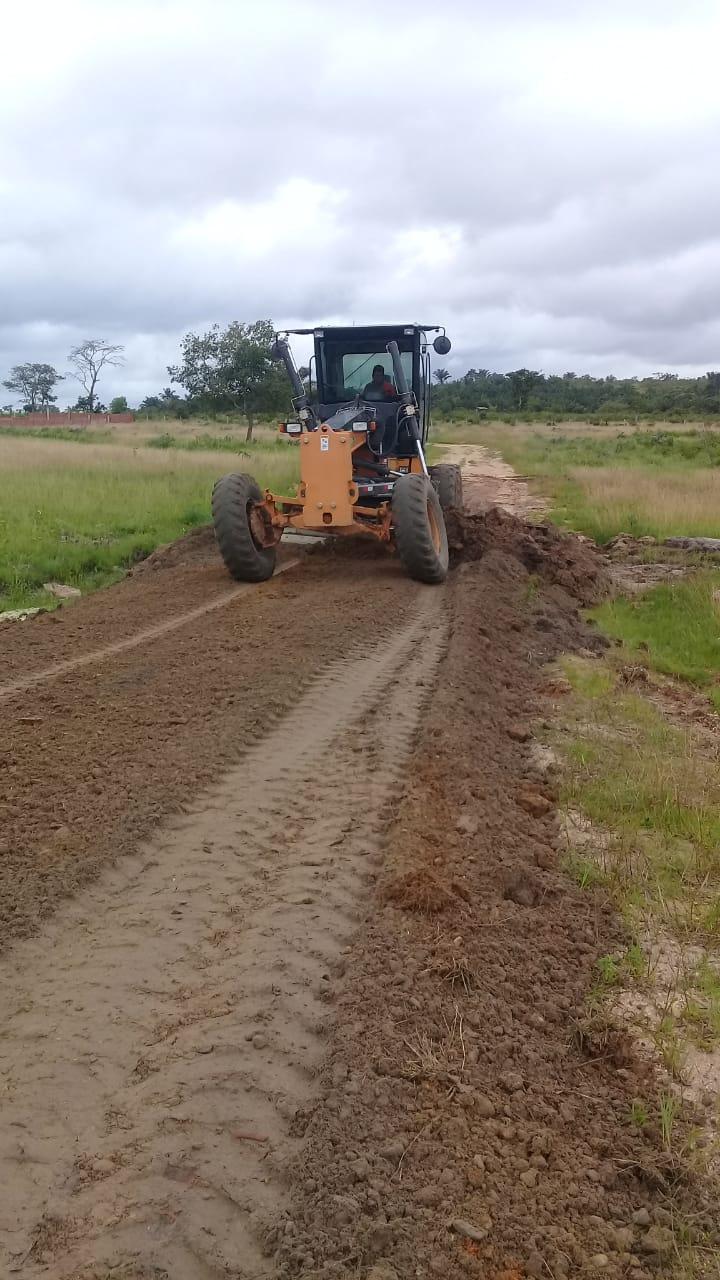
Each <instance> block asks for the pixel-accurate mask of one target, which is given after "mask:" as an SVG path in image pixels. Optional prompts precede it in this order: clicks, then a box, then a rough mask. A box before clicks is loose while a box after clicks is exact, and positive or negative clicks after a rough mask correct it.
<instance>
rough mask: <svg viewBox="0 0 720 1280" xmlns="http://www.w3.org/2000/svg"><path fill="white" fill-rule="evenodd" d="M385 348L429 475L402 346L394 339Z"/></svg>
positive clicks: (409, 424)
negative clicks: (404, 365) (404, 364)
mask: <svg viewBox="0 0 720 1280" xmlns="http://www.w3.org/2000/svg"><path fill="white" fill-rule="evenodd" d="M385 350H386V351H387V353H388V355H389V356H390V359H391V360H392V362H393V373H394V374H395V386H396V387H397V389H398V394H399V396H400V406H401V408H400V413H401V414H402V416H403V419H404V421H405V422H406V423H407V426H408V427H409V429H410V434H411V436H412V438H413V440H414V441H415V448H416V449H417V455H418V458H419V459H420V465H421V467H422V469H423V472H424V473H425V475H426V476H428V469H427V463H426V461H425V453H424V451H423V447H422V440H421V439H420V424H419V422H418V417H417V402H416V400H415V396H414V395H413V393H412V391H411V390H410V387H409V386H408V380H407V378H406V377H405V370H404V369H403V363H402V360H401V359H400V348H399V346H398V344H397V342H395V340H394V339H393V341H392V342H388V344H387V346H386V348H385ZM428 478H429V476H428Z"/></svg>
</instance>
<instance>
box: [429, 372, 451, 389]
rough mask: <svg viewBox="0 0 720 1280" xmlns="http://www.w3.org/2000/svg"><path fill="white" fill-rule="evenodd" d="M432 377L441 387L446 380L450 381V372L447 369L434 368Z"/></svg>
mask: <svg viewBox="0 0 720 1280" xmlns="http://www.w3.org/2000/svg"><path fill="white" fill-rule="evenodd" d="M433 377H434V378H435V381H436V382H439V383H440V386H441V387H442V386H444V384H445V383H446V382H449V381H450V374H449V373H448V371H447V369H436V370H435V373H434V374H433Z"/></svg>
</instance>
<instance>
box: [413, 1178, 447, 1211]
mask: <svg viewBox="0 0 720 1280" xmlns="http://www.w3.org/2000/svg"><path fill="white" fill-rule="evenodd" d="M443 1195H444V1192H443V1189H442V1187H439V1186H438V1185H437V1183H429V1184H428V1186H426V1187H421V1188H420V1190H419V1191H418V1192H416V1194H415V1199H416V1200H417V1202H418V1204H421V1205H422V1206H423V1208H425V1209H434V1208H435V1207H436V1205H439V1204H440V1201H441V1200H442V1198H443Z"/></svg>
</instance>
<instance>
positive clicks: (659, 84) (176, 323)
mask: <svg viewBox="0 0 720 1280" xmlns="http://www.w3.org/2000/svg"><path fill="white" fill-rule="evenodd" d="M541 10H542V13H541ZM719 36H720V15H718V11H717V7H716V5H714V4H713V3H710V0H708V3H702V2H699V0H698V2H692V0H689V2H688V3H686V4H685V5H684V6H683V7H682V10H681V9H680V8H679V7H678V6H677V4H676V3H674V2H672V3H671V2H670V0H658V2H657V3H652V4H651V3H650V2H649V0H648V2H647V3H645V2H637V3H633V2H632V0H628V2H627V3H621V2H620V0H604V2H603V3H600V2H599V0H589V2H588V3H587V4H585V5H582V6H579V5H577V4H576V3H574V2H573V3H571V2H570V0H548V3H545V4H543V6H542V7H540V6H538V5H536V4H534V3H532V0H503V2H502V3H501V0H485V2H484V3H479V2H478V0H446V3H445V4H443V5H439V4H437V2H436V0H396V3H395V4H394V5H393V6H392V8H388V6H387V5H386V4H385V3H384V2H381V0H365V3H364V4H363V5H362V6H352V7H348V6H345V5H338V4H336V3H333V2H332V0H294V2H293V0H277V2H276V3H275V4H273V5H272V6H267V7H266V8H265V9H263V8H262V7H260V6H258V5H257V4H256V3H254V2H253V3H251V2H250V0H206V3H205V4H204V5H202V6H200V7H198V6H197V4H195V3H192V4H191V3H189V2H186V0H154V2H152V0H151V2H150V3H147V2H145V3H140V0H129V2H126V3H120V0H104V2H103V3H102V4H98V3H95V2H92V3H91V0H68V3H67V4H65V5H64V6H61V7H60V8H59V7H58V6H57V5H53V4H50V3H49V0H47V2H44V0H40V2H39V3H37V4H35V5H32V6H25V7H22V6H13V7H12V8H11V9H9V10H8V13H7V14H5V15H4V30H3V54H4V57H3V75H2V78H0V377H2V374H3V371H4V369H6V368H7V367H9V365H10V364H12V363H14V362H15V361H17V360H21V359H47V360H50V361H52V362H55V363H57V364H58V366H59V367H61V368H62V367H64V364H65V356H66V353H67V351H68V349H69V347H70V346H71V345H72V343H73V342H75V341H77V340H78V339H79V338H81V337H83V336H86V335H89V334H98V335H100V336H105V337H108V338H111V339H112V340H113V341H123V342H125V343H126V344H127V363H126V365H125V367H124V369H123V370H121V371H113V373H112V374H109V375H108V379H107V382H106V385H105V386H104V387H103V395H104V396H105V397H108V396H109V395H111V394H112V393H113V392H115V391H126V392H127V393H128V394H131V395H133V396H140V395H142V394H144V393H145V392H149V391H153V390H156V389H157V388H159V387H161V386H162V385H163V384H164V383H165V382H166V381H167V374H166V370H165V365H166V364H167V363H168V362H169V361H171V360H173V359H174V358H175V356H176V353H177V347H178V341H179V337H180V335H181V334H182V332H183V331H184V330H186V329H188V328H190V327H198V326H201V325H204V324H209V323H212V322H213V321H214V320H218V321H220V322H224V321H228V320H230V319H233V318H238V319H243V320H252V319H255V318H259V317H267V316H271V317H272V318H274V319H275V320H276V321H277V322H278V323H279V324H292V323H295V324H299V323H305V324H312V323H316V322H325V323H327V322H328V321H330V320H332V319H335V320H347V319H355V320H357V321H358V322H360V321H370V320H373V319H378V320H391V319H395V320H403V319H417V318H420V319H423V320H426V321H428V322H429V321H438V322H442V323H445V324H447V327H448V331H449V333H450V334H451V336H452V337H453V338H454V343H455V348H454V353H453V356H452V358H451V360H450V361H447V362H445V363H448V364H452V367H454V368H455V369H460V368H462V367H463V366H464V365H467V364H473V365H476V366H485V367H498V368H503V369H504V368H510V367H512V366H514V365H518V364H526V365H530V366H532V367H542V368H545V369H546V370H550V369H558V370H560V371H563V370H565V369H576V370H578V371H581V370H583V369H588V370H592V371H596V372H605V371H612V372H615V373H617V374H622V373H628V372H638V373H642V372H644V371H646V370H649V371H652V370H654V369H659V368H673V367H678V368H680V367H683V368H685V367H689V368H697V369H699V370H703V369H705V368H706V367H713V366H714V365H717V364H719V363H720V358H718V355H716V354H715V353H716V352H718V331H719V329H720V302H718V298H720V289H719V287H718V286H720V234H719V233H718V231H717V228H718V227H720V178H719V177H718V169H717V164H716V156H717V141H716V139H717V137H718V131H719V129H720V95H718V93H717V87H716V72H715V61H716V49H717V47H718V37H719ZM29 62H31V64H32V75H28V74H27V67H28V64H29Z"/></svg>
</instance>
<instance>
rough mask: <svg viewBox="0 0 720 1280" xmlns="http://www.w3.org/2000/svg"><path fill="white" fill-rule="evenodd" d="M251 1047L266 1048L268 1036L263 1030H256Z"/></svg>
mask: <svg viewBox="0 0 720 1280" xmlns="http://www.w3.org/2000/svg"><path fill="white" fill-rule="evenodd" d="M252 1046H253V1049H267V1047H268V1038H267V1036H266V1035H265V1032H264V1031H256V1032H255V1035H254V1036H253V1038H252Z"/></svg>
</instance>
